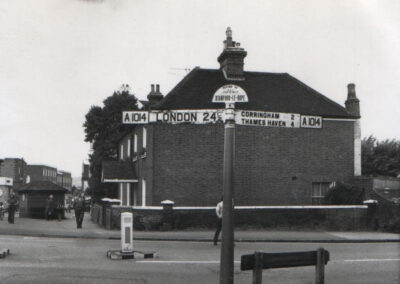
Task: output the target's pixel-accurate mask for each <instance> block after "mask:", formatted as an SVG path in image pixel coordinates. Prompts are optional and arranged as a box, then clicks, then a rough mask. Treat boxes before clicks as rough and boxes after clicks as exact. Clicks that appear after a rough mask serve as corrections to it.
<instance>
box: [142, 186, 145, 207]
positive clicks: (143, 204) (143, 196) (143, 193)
mask: <svg viewBox="0 0 400 284" xmlns="http://www.w3.org/2000/svg"><path fill="white" fill-rule="evenodd" d="M142 206H143V207H145V206H146V180H144V179H142Z"/></svg>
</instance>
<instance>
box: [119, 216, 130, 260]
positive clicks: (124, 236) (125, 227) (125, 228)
mask: <svg viewBox="0 0 400 284" xmlns="http://www.w3.org/2000/svg"><path fill="white" fill-rule="evenodd" d="M132 224H133V218H132V213H130V212H123V213H121V251H122V252H132V251H133V238H132Z"/></svg>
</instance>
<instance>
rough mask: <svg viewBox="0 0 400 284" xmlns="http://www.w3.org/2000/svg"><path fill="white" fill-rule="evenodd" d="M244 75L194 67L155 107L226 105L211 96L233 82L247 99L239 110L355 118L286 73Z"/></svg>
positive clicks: (214, 106)
mask: <svg viewBox="0 0 400 284" xmlns="http://www.w3.org/2000/svg"><path fill="white" fill-rule="evenodd" d="M244 78H245V80H242V81H231V80H226V79H225V77H224V75H223V73H222V71H221V70H215V69H200V68H198V67H196V68H195V69H193V70H192V71H191V72H190V73H189V74H188V75H187V76H186V77H185V78H184V79H183V80H182V81H181V82H179V83H178V85H176V86H175V88H173V89H172V90H171V91H170V92H169V93H168V94H167V95H166V96H165V98H164V99H163V100H162V101H161V102H160V103H159V104H158V105H157V109H160V110H169V109H221V108H225V106H224V105H223V104H217V103H212V102H211V100H212V97H213V95H214V93H215V92H216V91H217V90H218V89H219V88H220V87H221V86H223V85H227V84H235V85H238V86H240V87H241V88H243V89H244V90H245V91H246V93H247V96H248V98H249V101H248V103H240V104H237V106H236V107H237V108H238V109H243V110H258V111H267V112H283V113H299V114H303V115H317V116H322V117H330V118H358V117H356V116H353V115H351V114H349V113H348V112H347V111H346V109H345V108H344V107H343V106H341V105H340V104H338V103H336V102H334V101H332V100H330V99H328V98H327V97H326V96H324V95H322V94H320V93H319V92H317V91H316V90H314V89H312V88H310V87H308V86H307V85H305V84H304V83H302V82H301V81H299V80H297V79H296V78H294V77H292V76H291V75H289V74H287V73H265V72H244Z"/></svg>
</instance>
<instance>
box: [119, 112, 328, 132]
mask: <svg viewBox="0 0 400 284" xmlns="http://www.w3.org/2000/svg"><path fill="white" fill-rule="evenodd" d="M224 116H225V115H224V110H223V109H203V110H198V109H197V110H168V111H150V112H149V111H124V112H123V114H122V122H123V123H124V124H148V123H157V122H159V123H160V122H161V123H172V124H178V123H189V124H208V123H219V122H224V120H225V117H224ZM235 123H236V124H239V125H247V126H266V127H284V128H299V127H301V128H322V117H320V116H309V115H300V114H297V113H280V112H265V111H252V110H235Z"/></svg>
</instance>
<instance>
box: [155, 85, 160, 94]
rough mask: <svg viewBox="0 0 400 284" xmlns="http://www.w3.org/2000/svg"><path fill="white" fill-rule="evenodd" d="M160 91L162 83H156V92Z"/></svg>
mask: <svg viewBox="0 0 400 284" xmlns="http://www.w3.org/2000/svg"><path fill="white" fill-rule="evenodd" d="M159 92H160V85H159V84H157V85H156V93H157V94H158V93H159Z"/></svg>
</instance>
